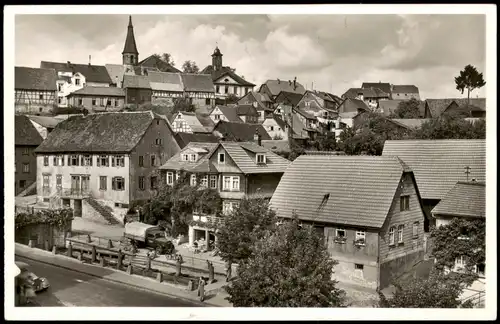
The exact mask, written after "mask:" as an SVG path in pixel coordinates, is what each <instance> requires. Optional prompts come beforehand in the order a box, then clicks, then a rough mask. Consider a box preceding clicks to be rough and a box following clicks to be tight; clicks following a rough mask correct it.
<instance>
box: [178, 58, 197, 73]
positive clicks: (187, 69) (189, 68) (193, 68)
mask: <svg viewBox="0 0 500 324" xmlns="http://www.w3.org/2000/svg"><path fill="white" fill-rule="evenodd" d="M182 71H183V72H184V73H198V72H200V69H199V68H198V65H196V62H195V61H190V60H187V61H185V62H184V64H182Z"/></svg>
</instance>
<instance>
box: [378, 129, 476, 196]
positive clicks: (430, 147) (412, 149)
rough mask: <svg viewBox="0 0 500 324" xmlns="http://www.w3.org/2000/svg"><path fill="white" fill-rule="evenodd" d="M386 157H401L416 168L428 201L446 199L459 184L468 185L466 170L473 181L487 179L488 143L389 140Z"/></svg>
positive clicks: (417, 179)
mask: <svg viewBox="0 0 500 324" xmlns="http://www.w3.org/2000/svg"><path fill="white" fill-rule="evenodd" d="M382 156H398V157H399V158H400V159H401V160H403V161H404V162H405V163H406V164H407V165H408V166H409V167H410V168H412V170H413V172H414V173H415V178H416V181H417V184H418V187H419V189H420V194H421V195H422V198H424V199H442V198H443V197H444V195H445V194H446V193H447V192H448V191H449V190H450V189H451V188H452V187H453V186H454V185H455V184H456V183H457V182H458V181H466V180H467V175H466V174H465V173H464V172H465V169H464V168H465V167H466V166H469V167H470V174H469V180H470V179H473V178H475V179H476V180H477V181H485V178H486V141H485V140H455V139H451V140H401V141H395V140H388V141H385V144H384V150H383V152H382Z"/></svg>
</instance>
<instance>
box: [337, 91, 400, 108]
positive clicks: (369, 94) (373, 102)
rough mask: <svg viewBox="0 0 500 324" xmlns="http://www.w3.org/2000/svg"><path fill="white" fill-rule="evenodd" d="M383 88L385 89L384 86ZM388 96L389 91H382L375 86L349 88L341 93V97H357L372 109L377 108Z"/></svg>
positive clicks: (389, 96)
mask: <svg viewBox="0 0 500 324" xmlns="http://www.w3.org/2000/svg"><path fill="white" fill-rule="evenodd" d="M383 88H384V89H385V87H383ZM390 98H391V94H390V92H384V91H383V90H381V89H380V88H375V87H371V88H351V89H349V90H347V91H346V92H345V93H344V94H343V95H342V99H358V100H361V101H364V102H365V103H366V105H367V106H368V107H369V108H370V109H372V110H375V109H377V107H378V106H379V104H380V103H381V102H382V101H385V100H389V99H390Z"/></svg>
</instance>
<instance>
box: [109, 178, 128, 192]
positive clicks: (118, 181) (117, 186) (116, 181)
mask: <svg viewBox="0 0 500 324" xmlns="http://www.w3.org/2000/svg"><path fill="white" fill-rule="evenodd" d="M112 187H113V190H117V191H122V190H125V179H124V178H122V177H114V178H113V181H112Z"/></svg>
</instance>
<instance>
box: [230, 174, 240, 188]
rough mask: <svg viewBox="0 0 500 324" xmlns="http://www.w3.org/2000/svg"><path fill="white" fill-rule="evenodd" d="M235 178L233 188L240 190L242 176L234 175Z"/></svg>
mask: <svg viewBox="0 0 500 324" xmlns="http://www.w3.org/2000/svg"><path fill="white" fill-rule="evenodd" d="M232 178H233V186H232V190H238V191H239V190H240V177H232Z"/></svg>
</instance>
